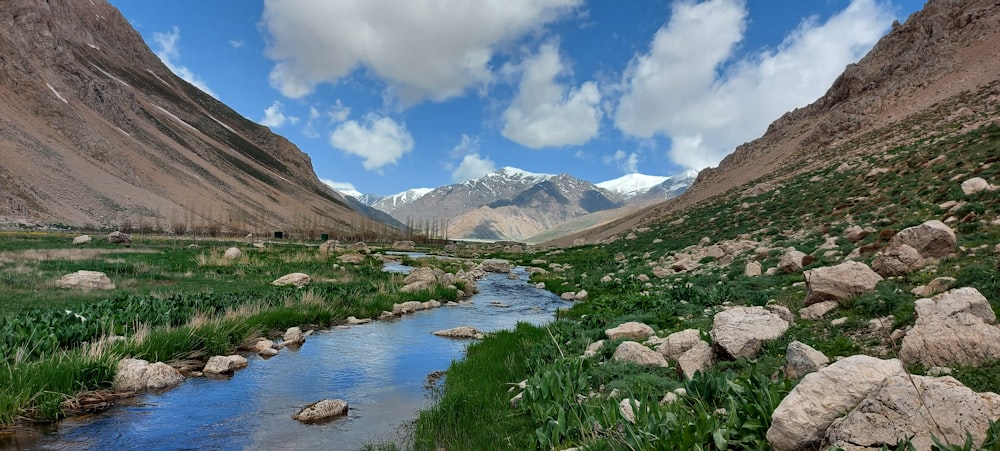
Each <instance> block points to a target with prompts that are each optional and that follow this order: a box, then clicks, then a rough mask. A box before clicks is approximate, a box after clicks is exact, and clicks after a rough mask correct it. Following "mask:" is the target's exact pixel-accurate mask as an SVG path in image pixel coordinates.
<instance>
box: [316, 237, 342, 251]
mask: <svg viewBox="0 0 1000 451" xmlns="http://www.w3.org/2000/svg"><path fill="white" fill-rule="evenodd" d="M337 246H340V241H337V240H326V241H324V242H323V244H320V245H319V251H320V252H323V253H330V252H336V251H337Z"/></svg>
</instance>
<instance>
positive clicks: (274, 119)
mask: <svg viewBox="0 0 1000 451" xmlns="http://www.w3.org/2000/svg"><path fill="white" fill-rule="evenodd" d="M283 109H284V105H282V104H281V102H279V101H277V100H275V101H274V103H272V104H271V106H269V107H267V108H266V109H265V110H264V118H263V119H261V120H260V125H263V126H265V127H271V128H279V127H281V126H282V125H285V123H292V124H297V123H298V122H299V118H298V117H295V116H285V113H284V112H283V111H282V110H283Z"/></svg>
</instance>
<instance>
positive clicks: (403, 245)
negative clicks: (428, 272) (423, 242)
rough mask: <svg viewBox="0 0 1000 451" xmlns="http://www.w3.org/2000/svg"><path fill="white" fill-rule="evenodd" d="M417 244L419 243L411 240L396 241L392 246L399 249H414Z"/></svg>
mask: <svg viewBox="0 0 1000 451" xmlns="http://www.w3.org/2000/svg"><path fill="white" fill-rule="evenodd" d="M416 246H417V243H414V242H413V241H409V240H403V241H396V242H394V243H392V248H393V249H396V250H398V251H412V250H413V249H414V248H415V247H416Z"/></svg>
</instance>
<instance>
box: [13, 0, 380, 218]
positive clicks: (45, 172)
mask: <svg viewBox="0 0 1000 451" xmlns="http://www.w3.org/2000/svg"><path fill="white" fill-rule="evenodd" d="M363 221H364V220H363V219H361V217H360V216H359V215H358V214H357V213H355V212H354V211H353V210H351V209H350V208H349V207H348V206H347V204H346V203H345V201H344V199H343V198H341V197H340V196H339V195H338V194H334V193H332V192H331V190H329V189H328V188H327V187H326V186H324V185H323V184H322V183H320V182H319V180H318V179H317V177H316V174H315V173H314V172H313V169H312V163H311V161H310V159H309V157H308V156H307V155H306V154H304V153H303V152H301V151H300V150H299V149H298V148H296V147H295V146H294V145H293V144H292V143H290V142H288V141H287V140H286V139H284V138H282V137H281V136H278V135H275V134H274V133H271V131H270V130H269V129H268V128H266V127H263V126H261V125H258V124H256V123H254V122H252V121H250V120H248V119H246V118H244V117H242V116H240V115H239V114H238V113H236V112H235V111H233V110H232V109H230V108H229V107H227V106H226V105H224V104H222V103H221V102H219V101H217V100H216V99H214V98H212V97H211V96H209V95H207V94H205V93H204V92H202V91H200V90H198V89H197V88H195V87H193V86H192V85H190V84H189V83H187V82H185V81H183V80H181V79H180V78H178V77H177V76H175V75H174V74H173V73H172V72H171V71H170V70H169V69H168V68H167V67H166V66H165V65H164V64H163V63H162V62H161V61H160V60H159V59H158V58H157V57H156V56H155V55H154V54H153V53H152V52H151V51H150V49H149V48H148V47H147V46H146V45H145V43H144V42H143V40H142V37H141V36H140V35H139V34H138V33H137V32H136V31H135V30H134V29H132V27H131V25H130V24H129V23H128V22H127V21H126V20H125V18H124V17H123V16H122V15H121V13H120V12H119V11H118V10H117V9H115V8H114V7H113V6H111V5H110V4H108V3H107V1H105V0H93V1H91V0H85V1H84V0H81V1H57V2H49V1H45V0H4V1H2V2H0V223H2V222H7V223H11V222H19V223H28V224H47V223H56V222H58V223H65V224H69V225H76V226H86V225H92V226H105V227H118V226H120V225H121V224H124V223H131V224H133V225H136V224H137V223H138V222H144V223H145V224H146V225H149V224H152V223H154V222H155V223H159V224H160V225H161V227H162V228H170V227H171V226H172V225H178V226H180V225H182V224H183V226H185V227H197V226H199V225H200V226H206V225H208V224H212V225H214V227H216V228H223V229H230V230H232V231H234V232H243V231H245V230H255V229H256V230H268V229H270V228H272V227H273V228H275V230H281V229H284V230H289V229H295V228H297V227H307V226H308V227H318V228H322V229H325V230H327V231H330V232H335V233H336V232H346V231H349V230H352V229H355V228H356V225H357V224H362V223H363Z"/></svg>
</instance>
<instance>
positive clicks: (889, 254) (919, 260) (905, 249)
mask: <svg viewBox="0 0 1000 451" xmlns="http://www.w3.org/2000/svg"><path fill="white" fill-rule="evenodd" d="M924 265H925V263H924V259H923V257H921V256H920V253H919V252H917V250H916V249H914V248H913V247H912V246H909V245H906V244H899V245H896V246H890V247H887V248H886V249H885V250H884V251H882V252H881V253H880V254H879V255H878V256H877V257H875V260H873V261H872V269H873V270H874V271H875V272H877V273H879V274H881V275H883V276H886V277H889V276H901V275H904V274H909V273H911V272H913V271H916V270H918V269H920V268H922V267H924Z"/></svg>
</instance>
